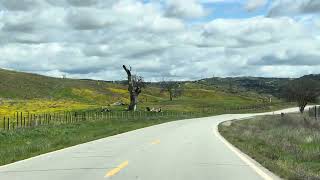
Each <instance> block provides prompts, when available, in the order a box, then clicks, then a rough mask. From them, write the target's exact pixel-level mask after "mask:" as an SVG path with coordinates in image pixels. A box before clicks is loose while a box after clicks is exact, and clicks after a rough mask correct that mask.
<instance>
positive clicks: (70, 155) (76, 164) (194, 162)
mask: <svg viewBox="0 0 320 180" xmlns="http://www.w3.org/2000/svg"><path fill="white" fill-rule="evenodd" d="M294 111H297V108H293V109H286V110H282V111H278V112H276V113H280V112H294ZM263 114H270V113H260V114H233V115H230V114H226V115H220V116H213V117H207V118H198V119H189V120H181V121H174V122H169V123H165V124H160V125H156V126H152V127H148V128H143V129H139V130H135V131H131V132H128V133H124V134H120V135H116V136H112V137H108V138H104V139H100V140H96V141H92V142H89V143H85V144H81V145H77V146H74V147H70V148H67V149H63V150H59V151H55V152H52V153H48V154H44V155H41V156H37V157H34V158H31V159H27V160H24V161H20V162H17V163H13V164H9V165H6V166H2V167H0V179H1V180H106V179H114V180H241V179H244V180H260V179H277V177H276V176H274V175H273V174H272V173H270V172H268V171H267V170H265V169H264V168H262V167H261V166H260V165H259V164H257V163H256V162H254V161H252V160H250V158H248V157H247V156H246V155H244V154H243V153H241V152H240V151H238V150H237V149H235V148H234V147H233V146H231V145H230V144H229V143H228V142H226V141H225V140H224V139H223V138H222V137H221V136H220V134H219V133H218V132H217V126H218V124H219V123H221V122H224V121H228V120H233V119H241V118H248V117H252V116H256V115H263ZM271 114H272V113H271Z"/></svg>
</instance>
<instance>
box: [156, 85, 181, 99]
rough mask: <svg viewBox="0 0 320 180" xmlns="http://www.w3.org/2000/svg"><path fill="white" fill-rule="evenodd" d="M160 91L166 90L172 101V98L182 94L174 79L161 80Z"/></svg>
mask: <svg viewBox="0 0 320 180" xmlns="http://www.w3.org/2000/svg"><path fill="white" fill-rule="evenodd" d="M160 86H161V90H160V91H161V92H168V93H169V99H170V101H173V98H176V97H179V96H181V95H182V87H181V85H180V83H179V82H175V81H162V82H161V83H160Z"/></svg>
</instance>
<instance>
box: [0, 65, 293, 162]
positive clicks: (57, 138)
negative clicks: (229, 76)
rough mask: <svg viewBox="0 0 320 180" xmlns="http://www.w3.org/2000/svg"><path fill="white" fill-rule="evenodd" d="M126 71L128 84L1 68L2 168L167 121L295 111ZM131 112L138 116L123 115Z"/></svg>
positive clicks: (265, 99) (263, 98)
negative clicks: (146, 79) (149, 79)
mask: <svg viewBox="0 0 320 180" xmlns="http://www.w3.org/2000/svg"><path fill="white" fill-rule="evenodd" d="M124 69H125V70H126V72H127V75H128V80H127V81H123V82H121V81H119V82H107V81H94V80H76V79H67V78H52V77H45V76H40V75H35V74H28V73H20V72H14V71H7V70H1V69H0V97H1V99H0V142H1V144H0V165H4V164H8V163H12V162H15V161H18V160H22V159H25V158H29V157H33V156H36V155H39V154H43V153H46V152H50V151H53V150H57V149H62V148H66V147H69V146H73V145H76V144H79V143H84V142H88V141H92V140H95V139H99V138H103V137H108V136H111V135H115V134H119V133H122V132H127V131H130V130H134V129H138V128H142V127H147V126H151V125H155V124H160V123H165V122H168V121H173V120H178V119H186V118H192V117H204V116H209V115H217V114H222V113H247V112H264V111H270V110H274V109H280V108H284V107H288V106H290V104H288V103H286V102H283V101H281V100H279V99H278V98H275V97H273V96H271V95H268V96H267V95H260V94H258V93H255V92H246V91H238V92H237V93H234V89H230V90H226V91H225V90H222V89H221V88H220V87H215V86H211V85H207V84H201V83H199V82H175V83H174V84H173V85H171V84H170V85H168V83H167V85H164V84H163V83H146V82H143V79H142V77H139V76H136V75H134V74H131V68H124ZM130 75H131V76H130ZM140 83H142V84H140ZM128 87H129V88H128ZM138 96H139V99H138ZM270 101H272V102H270ZM128 107H129V108H128ZM147 109H156V111H155V112H146V110H147ZM128 110H134V111H135V112H132V113H133V114H131V115H128V116H123V114H129V112H128ZM83 112H89V115H91V116H90V117H91V118H88V117H87V116H86V115H85V116H83ZM90 113H91V114H90ZM92 113H93V114H92ZM101 113H104V116H101ZM130 113H131V112H130ZM141 114H142V115H143V116H141ZM101 117H108V118H101ZM4 120H5V121H4Z"/></svg>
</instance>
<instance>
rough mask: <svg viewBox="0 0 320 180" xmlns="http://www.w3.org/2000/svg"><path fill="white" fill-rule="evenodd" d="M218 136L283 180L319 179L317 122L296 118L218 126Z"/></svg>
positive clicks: (319, 127)
mask: <svg viewBox="0 0 320 180" xmlns="http://www.w3.org/2000/svg"><path fill="white" fill-rule="evenodd" d="M219 131H220V133H221V134H222V135H223V136H224V137H225V138H226V139H227V140H228V141H230V142H231V143H232V144H234V145H235V146H237V147H238V148H239V149H241V150H242V151H243V152H245V153H246V154H248V155H249V156H251V157H253V158H254V159H256V160H257V161H258V162H259V163H261V164H262V165H263V166H264V167H266V168H268V169H269V170H271V171H273V172H274V173H276V174H278V175H279V176H281V177H282V178H285V179H320V122H319V121H315V120H314V119H310V118H308V117H305V116H304V117H302V116H301V115H298V114H290V115H286V116H285V117H284V118H281V117H280V116H262V117H257V118H255V119H249V120H242V121H233V122H232V124H231V125H230V126H228V125H227V123H222V124H220V125H219Z"/></svg>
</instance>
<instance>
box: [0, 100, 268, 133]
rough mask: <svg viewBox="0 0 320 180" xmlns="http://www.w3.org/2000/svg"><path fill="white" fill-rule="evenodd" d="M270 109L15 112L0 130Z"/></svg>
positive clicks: (2, 120)
mask: <svg viewBox="0 0 320 180" xmlns="http://www.w3.org/2000/svg"><path fill="white" fill-rule="evenodd" d="M268 109H270V106H269V105H252V106H241V107H240V106H239V107H233V108H211V107H203V108H199V110H198V111H195V112H174V111H164V112H147V111H137V112H129V111H103V110H101V109H96V110H86V111H72V112H55V113H43V114H34V113H29V112H16V113H14V115H11V116H4V117H2V118H1V117H0V130H2V131H10V130H15V129H26V128H34V127H38V126H45V125H63V124H72V123H77V122H84V121H96V120H118V119H122V120H139V119H148V120H149V119H150V120H152V119H157V118H159V117H165V118H175V119H176V118H184V119H185V118H195V117H204V116H209V115H214V114H221V113H240V112H243V111H246V112H250V111H258V110H259V111H261V110H268Z"/></svg>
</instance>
